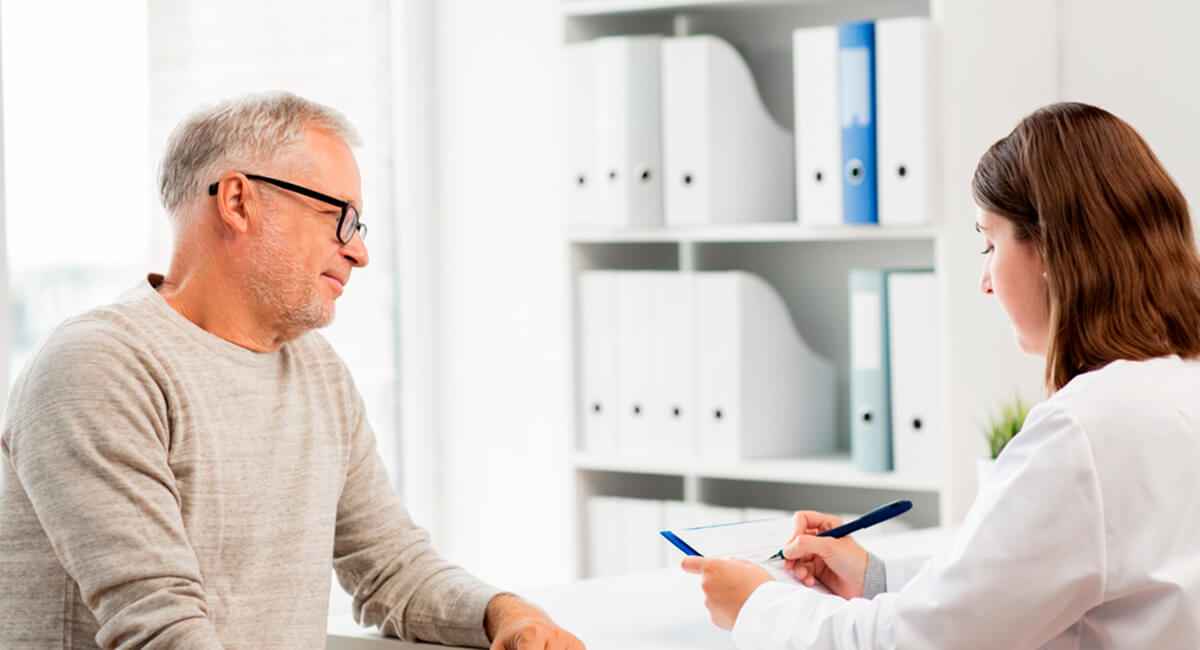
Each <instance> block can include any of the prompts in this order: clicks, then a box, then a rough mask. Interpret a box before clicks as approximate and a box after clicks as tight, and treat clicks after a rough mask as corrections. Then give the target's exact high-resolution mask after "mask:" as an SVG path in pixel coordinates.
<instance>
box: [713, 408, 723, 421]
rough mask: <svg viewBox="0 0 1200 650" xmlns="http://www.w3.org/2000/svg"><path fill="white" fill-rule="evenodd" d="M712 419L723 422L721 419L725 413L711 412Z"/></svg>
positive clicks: (721, 411) (718, 410) (720, 411)
mask: <svg viewBox="0 0 1200 650" xmlns="http://www.w3.org/2000/svg"><path fill="white" fill-rule="evenodd" d="M713 419H714V420H723V419H725V411H723V410H721V409H716V410H715V411H713Z"/></svg>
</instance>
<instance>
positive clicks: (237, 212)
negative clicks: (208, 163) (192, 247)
mask: <svg viewBox="0 0 1200 650" xmlns="http://www.w3.org/2000/svg"><path fill="white" fill-rule="evenodd" d="M216 199H217V216H218V219H219V223H220V224H221V229H222V230H223V231H225V232H227V233H230V234H245V233H246V232H247V231H249V230H250V221H251V220H252V219H253V218H254V217H255V216H256V215H257V214H258V212H259V211H261V209H262V207H261V206H262V201H261V197H260V196H259V195H258V193H257V192H256V189H255V187H254V185H253V184H252V183H251V182H250V179H248V178H246V176H245V174H241V173H238V172H235V171H229V172H225V173H224V174H223V175H222V176H221V179H220V181H219V182H218V184H217V196H216Z"/></svg>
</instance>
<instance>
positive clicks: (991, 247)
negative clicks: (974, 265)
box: [981, 244, 996, 255]
mask: <svg viewBox="0 0 1200 650" xmlns="http://www.w3.org/2000/svg"><path fill="white" fill-rule="evenodd" d="M994 250H996V247H995V246H993V245H991V244H988V247H987V248H985V249H983V253H981V255H987V254H988V253H990V252H992V251H994Z"/></svg>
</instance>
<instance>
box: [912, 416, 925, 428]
mask: <svg viewBox="0 0 1200 650" xmlns="http://www.w3.org/2000/svg"><path fill="white" fill-rule="evenodd" d="M923 426H925V423H924V422H921V418H913V421H912V428H913V430H914V431H920V430H921V427H923Z"/></svg>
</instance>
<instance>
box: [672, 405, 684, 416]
mask: <svg viewBox="0 0 1200 650" xmlns="http://www.w3.org/2000/svg"><path fill="white" fill-rule="evenodd" d="M671 415H673V416H675V417H679V416H681V415H683V409H681V408H679V407H678V406H676V407H675V408H673V409H671Z"/></svg>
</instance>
